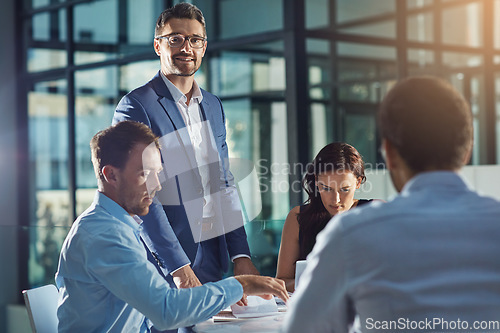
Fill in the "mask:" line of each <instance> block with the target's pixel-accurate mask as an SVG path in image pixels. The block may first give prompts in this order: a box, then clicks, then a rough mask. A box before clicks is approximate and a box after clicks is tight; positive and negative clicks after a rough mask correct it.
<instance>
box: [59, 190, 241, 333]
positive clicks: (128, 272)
mask: <svg viewBox="0 0 500 333" xmlns="http://www.w3.org/2000/svg"><path fill="white" fill-rule="evenodd" d="M140 223H141V220H140V219H139V218H138V217H132V216H130V215H129V214H128V213H127V212H126V211H125V210H124V209H123V208H122V207H121V206H119V205H118V204H117V203H116V202H114V201H113V200H111V199H109V198H108V197H106V196H105V195H104V194H102V193H100V192H97V193H96V196H95V199H94V202H93V204H92V205H91V206H90V207H89V208H88V209H87V210H86V211H85V212H84V213H83V214H82V215H81V216H80V217H79V218H78V219H77V220H76V221H75V222H74V223H73V226H72V228H71V230H70V232H69V234H68V236H67V237H66V240H65V241H64V244H63V247H62V250H61V255H60V258H59V266H58V271H57V273H56V284H57V287H58V288H59V308H58V311H57V315H58V317H59V332H148V331H149V329H150V327H151V326H152V325H153V324H154V326H155V327H156V328H158V329H161V330H164V329H171V328H176V327H186V326H190V325H193V324H196V323H198V322H201V321H203V320H207V319H209V318H210V317H211V316H213V315H214V314H216V313H217V312H219V311H220V310H221V309H224V308H225V307H227V306H229V305H231V304H233V303H235V302H237V301H238V300H239V299H240V298H241V297H242V295H243V288H242V286H241V284H240V283H239V282H238V281H237V280H236V279H234V278H228V279H225V280H222V281H219V282H216V283H207V284H205V285H203V286H201V287H196V288H191V289H172V288H170V287H169V285H168V284H167V282H166V281H165V280H164V279H163V277H162V276H161V275H160V274H159V273H158V271H157V270H156V268H155V267H154V265H153V264H151V263H150V262H149V261H148V260H147V256H146V249H145V248H144V246H143V244H142V242H141V239H140V233H141V225H140Z"/></svg>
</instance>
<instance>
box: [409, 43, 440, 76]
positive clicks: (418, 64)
mask: <svg viewBox="0 0 500 333" xmlns="http://www.w3.org/2000/svg"><path fill="white" fill-rule="evenodd" d="M434 57H435V54H434V51H431V50H426V49H408V75H409V76H414V75H426V74H427V75H431V74H433V73H435V72H437V70H436V65H435V62H434V61H435V60H434Z"/></svg>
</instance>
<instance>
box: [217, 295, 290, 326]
mask: <svg viewBox="0 0 500 333" xmlns="http://www.w3.org/2000/svg"><path fill="white" fill-rule="evenodd" d="M247 301H248V305H246V306H239V305H236V304H233V305H231V308H230V309H229V308H227V309H224V310H223V311H221V312H219V313H218V314H217V315H215V316H214V317H213V321H232V320H240V319H245V318H258V317H266V316H273V315H277V314H278V313H279V312H280V309H278V305H277V304H276V301H275V299H274V297H273V298H271V299H270V300H265V299H263V298H261V297H259V296H248V297H247Z"/></svg>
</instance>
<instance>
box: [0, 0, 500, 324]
mask: <svg viewBox="0 0 500 333" xmlns="http://www.w3.org/2000/svg"><path fill="white" fill-rule="evenodd" d="M177 2H179V1H172V0H94V1H91V0H73V1H71V0H68V1H64V0H2V2H1V4H0V21H1V22H3V24H2V30H1V31H0V49H1V51H0V73H1V77H0V101H1V106H0V110H1V121H0V138H1V139H0V143H1V146H0V177H1V179H2V181H1V184H2V185H1V186H0V195H1V197H0V198H1V201H0V202H1V206H0V207H1V213H2V217H1V218H0V267H1V269H0V272H1V273H0V332H20V331H21V330H22V329H23V327H24V328H26V325H28V324H27V323H26V322H25V319H26V318H27V317H24V316H25V311H24V308H23V303H22V298H21V290H22V289H27V288H32V287H35V286H39V285H42V284H47V283H54V281H53V277H54V273H55V271H56V267H57V258H58V253H59V250H60V247H61V244H62V241H63V239H64V237H65V235H66V233H67V231H68V229H69V227H70V226H71V223H72V222H73V220H74V219H75V217H76V216H78V215H79V214H80V213H81V212H82V211H83V210H84V209H85V208H86V207H88V205H89V204H90V203H91V201H92V199H93V195H94V191H95V189H96V180H95V177H94V174H93V169H92V165H91V162H90V150H89V145H88V143H89V140H90V138H91V137H92V136H93V135H94V134H95V133H96V132H97V131H98V130H101V129H103V128H105V127H107V126H109V125H110V122H111V117H112V114H113V111H114V108H115V105H116V103H117V102H118V101H119V99H120V98H121V97H122V96H123V95H124V94H126V93H127V92H128V91H130V90H131V89H134V88H136V87H137V86H139V85H141V84H143V83H145V82H147V81H148V80H149V79H150V78H152V77H153V75H154V74H155V73H156V72H157V70H158V69H159V61H158V59H157V56H156V54H155V53H154V51H153V47H152V43H153V33H154V25H155V22H156V18H157V17H158V15H159V13H160V12H161V11H162V10H163V9H165V8H166V7H169V6H172V5H173V4H175V3H177ZM189 2H192V3H194V4H196V5H197V6H198V7H199V8H200V9H201V10H202V11H203V13H204V15H205V18H206V21H207V34H208V49H207V53H206V56H205V59H204V61H203V66H202V68H201V69H200V71H199V72H198V73H197V74H196V79H197V81H198V82H199V83H200V85H201V86H202V87H203V88H205V89H206V90H208V91H211V92H212V93H214V94H216V95H218V96H220V98H221V99H222V102H223V104H224V108H225V112H226V117H227V130H228V137H227V141H228V145H229V151H230V157H232V158H233V159H235V160H238V159H244V160H250V161H252V162H253V163H254V165H255V171H256V174H257V176H258V179H259V187H260V191H253V192H251V193H250V194H249V197H250V198H253V200H255V202H259V201H260V202H261V203H262V210H261V212H260V214H259V215H258V216H257V218H256V219H255V220H254V221H252V222H249V223H247V224H246V228H247V232H248V235H249V243H250V246H251V248H252V251H253V255H254V258H253V259H254V262H255V263H256V265H257V267H258V268H259V269H260V270H261V272H262V273H263V274H266V275H274V273H275V266H276V257H277V251H278V249H279V242H280V237H281V228H282V225H283V221H284V219H285V217H286V215H287V213H288V211H289V209H290V208H291V207H293V206H295V205H297V204H299V203H301V202H302V200H303V199H304V197H303V193H301V191H300V186H299V184H300V180H301V178H302V175H303V172H304V166H305V164H306V163H308V162H309V161H310V160H311V159H312V158H313V157H314V156H315V154H316V153H317V152H318V151H319V149H320V148H321V147H323V146H324V145H325V144H327V143H329V142H332V141H346V142H348V143H350V144H352V145H354V146H355V147H356V148H357V149H358V150H359V151H360V153H361V154H362V155H363V156H364V159H365V162H366V163H367V166H368V170H367V175H368V183H367V185H365V187H364V188H363V189H362V191H360V193H358V196H359V197H378V198H384V199H387V198H388V197H389V196H390V195H392V194H394V190H393V189H392V187H391V185H390V182H389V179H388V177H387V176H386V173H385V170H384V164H383V161H382V158H381V156H380V153H379V151H378V147H379V139H378V137H377V128H376V124H375V116H376V112H377V107H378V103H379V102H380V101H381V99H382V98H383V96H384V95H385V93H386V92H387V91H388V90H389V89H390V88H391V86H392V85H393V84H394V83H395V82H397V80H398V79H401V78H404V77H408V76H412V75H421V74H429V75H435V76H440V77H443V78H445V79H446V80H448V81H450V82H451V83H452V84H453V85H454V86H455V87H456V88H457V89H458V90H460V91H461V92H462V93H463V94H464V95H465V97H466V98H467V100H468V101H469V102H470V104H471V107H472V111H473V113H474V127H475V142H474V151H473V158H472V161H471V163H470V164H471V165H470V166H468V168H467V169H466V170H465V171H464V173H465V174H466V176H467V177H468V179H469V180H470V182H471V184H472V185H473V186H475V187H477V188H479V189H480V190H482V191H483V192H484V193H486V194H489V195H493V196H497V197H500V194H499V193H498V191H499V190H497V189H498V188H500V175H499V174H500V170H499V166H498V165H499V164H500V19H499V18H500V0H376V1H375V0H251V1H250V0H198V1H189ZM495 19H496V20H495Z"/></svg>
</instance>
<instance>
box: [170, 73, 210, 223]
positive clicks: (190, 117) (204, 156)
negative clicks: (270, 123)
mask: <svg viewBox="0 0 500 333" xmlns="http://www.w3.org/2000/svg"><path fill="white" fill-rule="evenodd" d="M161 76H162V78H163V81H164V82H165V84H166V85H167V88H168V90H169V91H170V94H172V98H173V99H174V101H175V104H176V105H177V108H178V109H179V112H180V113H181V115H182V119H183V120H184V123H185V124H186V128H187V130H188V133H189V138H190V139H191V144H192V145H193V150H194V156H195V159H196V163H197V165H198V170H199V172H200V178H201V184H202V186H203V193H204V197H203V217H204V218H211V217H213V216H214V215H215V213H214V208H213V198H212V196H211V195H210V176H209V174H208V167H207V166H208V165H209V164H210V156H209V154H210V153H211V154H215V156H217V157H218V154H217V148H215V146H212V145H211V142H212V140H211V138H210V133H209V132H208V130H209V124H208V122H203V121H202V115H201V108H200V103H201V101H202V100H203V95H202V94H201V90H200V87H199V86H198V84H197V83H196V81H193V93H192V95H191V100H190V101H189V104H186V103H187V97H186V95H184V94H183V93H182V92H181V91H180V90H179V88H177V87H176V86H175V85H174V84H173V83H172V82H170V80H169V79H167V78H166V77H165V75H163V73H162V74H161Z"/></svg>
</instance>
